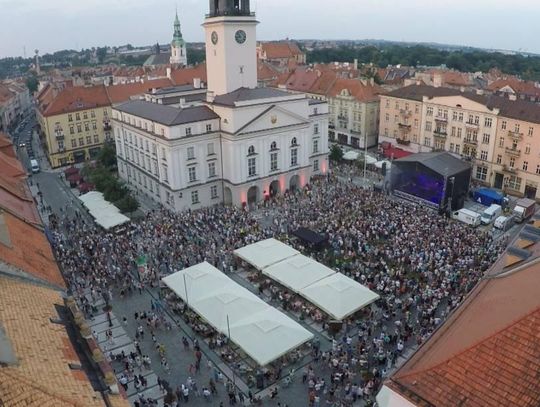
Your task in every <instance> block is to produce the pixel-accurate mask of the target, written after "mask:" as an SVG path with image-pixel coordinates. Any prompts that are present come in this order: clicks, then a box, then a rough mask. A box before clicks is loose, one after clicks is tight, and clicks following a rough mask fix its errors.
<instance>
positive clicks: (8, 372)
mask: <svg viewBox="0 0 540 407" xmlns="http://www.w3.org/2000/svg"><path fill="white" fill-rule="evenodd" d="M0 372H2V373H4V374H6V375H7V376H9V377H10V378H11V379H13V380H17V381H19V382H22V383H23V384H25V385H27V386H30V387H32V388H33V389H35V390H37V391H40V392H42V393H45V394H46V395H48V396H50V397H52V398H54V399H56V400H61V401H63V402H64V403H67V404H70V405H72V406H74V407H84V405H83V404H82V403H79V402H77V401H75V400H70V399H68V398H66V397H64V396H62V395H60V394H57V393H55V392H53V391H50V390H49V389H47V388H45V387H43V386H41V385H40V384H39V383H37V382H34V381H32V380H28V379H27V378H26V376H25V375H23V374H20V373H19V372H18V371H17V370H16V369H13V368H0ZM11 372H13V373H15V374H11Z"/></svg>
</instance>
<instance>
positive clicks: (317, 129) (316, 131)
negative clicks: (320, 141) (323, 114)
mask: <svg viewBox="0 0 540 407" xmlns="http://www.w3.org/2000/svg"><path fill="white" fill-rule="evenodd" d="M313 134H319V125H318V124H314V125H313Z"/></svg>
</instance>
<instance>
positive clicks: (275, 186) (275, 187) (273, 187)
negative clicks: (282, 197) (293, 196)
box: [269, 180, 281, 198]
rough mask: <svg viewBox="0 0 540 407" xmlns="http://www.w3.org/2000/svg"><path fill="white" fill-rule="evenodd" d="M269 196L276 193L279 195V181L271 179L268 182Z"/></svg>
mask: <svg viewBox="0 0 540 407" xmlns="http://www.w3.org/2000/svg"><path fill="white" fill-rule="evenodd" d="M269 192H270V197H271V198H273V197H274V196H276V195H279V193H280V192H281V188H280V187H279V181H277V180H276V181H272V183H271V184H270V191H269Z"/></svg>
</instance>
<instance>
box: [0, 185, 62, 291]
mask: <svg viewBox="0 0 540 407" xmlns="http://www.w3.org/2000/svg"><path fill="white" fill-rule="evenodd" d="M0 197H1V195H0ZM0 215H1V216H3V218H4V221H5V223H6V226H7V230H8V233H9V238H10V240H11V245H10V246H9V247H8V246H5V245H3V244H0V260H1V261H2V262H4V263H7V264H9V265H12V266H14V267H16V268H18V269H20V270H22V271H24V272H26V273H28V274H31V275H32V276H34V277H36V278H39V279H41V280H43V281H46V282H48V283H49V284H53V285H56V286H58V287H65V283H64V279H63V278H62V275H61V273H60V270H59V269H58V265H57V264H56V261H55V259H54V256H53V253H52V250H51V246H50V245H49V241H48V240H47V238H46V237H45V234H44V232H43V231H42V230H41V229H38V228H37V227H35V226H33V225H30V224H28V223H26V222H25V221H23V220H21V219H19V218H18V217H16V216H14V215H12V214H10V213H9V212H1V211H0ZM29 247H31V248H32V250H28V248H29Z"/></svg>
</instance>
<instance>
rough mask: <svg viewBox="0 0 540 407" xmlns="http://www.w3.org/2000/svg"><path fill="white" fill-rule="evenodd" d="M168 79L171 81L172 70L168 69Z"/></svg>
mask: <svg viewBox="0 0 540 407" xmlns="http://www.w3.org/2000/svg"><path fill="white" fill-rule="evenodd" d="M167 79H171V68H170V67H167Z"/></svg>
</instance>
